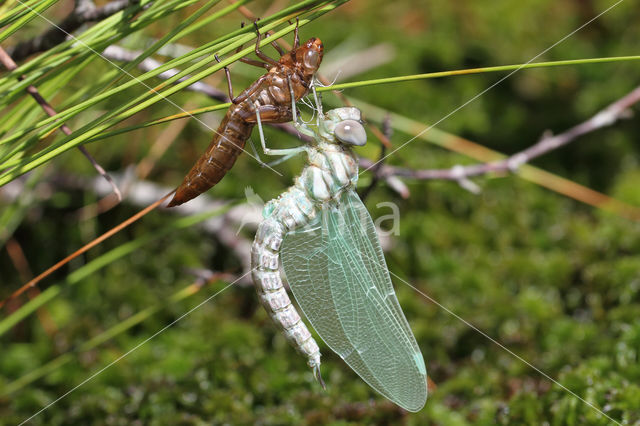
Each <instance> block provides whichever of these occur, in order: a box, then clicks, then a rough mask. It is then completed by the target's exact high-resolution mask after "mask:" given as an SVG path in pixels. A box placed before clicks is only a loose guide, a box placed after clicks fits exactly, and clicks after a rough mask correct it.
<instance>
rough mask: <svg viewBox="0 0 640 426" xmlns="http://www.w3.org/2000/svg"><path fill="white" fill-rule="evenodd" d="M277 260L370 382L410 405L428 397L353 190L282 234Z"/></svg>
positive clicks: (416, 406)
mask: <svg viewBox="0 0 640 426" xmlns="http://www.w3.org/2000/svg"><path fill="white" fill-rule="evenodd" d="M281 255H282V265H283V269H284V272H285V275H286V277H287V281H288V282H289V285H290V287H291V290H292V292H293V295H294V297H295V299H296V301H297V302H298V305H300V308H301V309H302V311H303V312H304V314H305V316H306V317H307V319H308V320H309V322H310V323H311V325H312V326H313V327H314V328H315V330H316V331H317V332H318V334H319V335H320V337H321V338H322V340H324V342H325V343H326V344H327V345H328V346H329V347H330V348H331V349H332V350H333V351H334V352H336V353H337V354H338V355H340V357H342V359H344V360H345V362H346V363H347V364H348V365H349V366H350V367H351V368H352V369H353V370H354V371H355V372H356V373H357V374H358V375H359V376H360V377H362V379H364V380H365V381H366V382H367V383H368V384H369V385H370V386H371V387H372V388H374V389H375V390H376V391H378V392H380V393H381V394H382V395H384V396H385V397H387V398H388V399H390V400H391V401H393V402H394V403H396V404H398V405H399V406H401V407H403V408H404V409H406V410H408V411H418V410H420V409H421V408H422V407H423V406H424V404H425V402H426V399H427V382H426V369H425V365H424V361H423V358H422V354H421V353H420V349H419V348H418V345H417V343H416V340H415V337H414V336H413V333H412V332H411V329H410V328H409V324H408V323H407V320H406V318H405V316H404V314H403V312H402V309H401V308H400V304H399V303H398V299H397V298H396V295H395V292H394V290H393V286H392V284H391V279H390V277H389V271H388V269H387V265H386V262H385V260H384V256H383V254H382V249H381V248H380V243H379V241H378V236H377V234H376V231H375V227H374V225H373V222H372V220H371V217H370V216H369V213H368V212H367V209H366V207H365V206H364V205H363V204H362V201H361V200H360V198H359V197H358V195H357V194H356V193H355V192H354V191H346V192H344V193H343V194H342V195H341V197H340V200H339V202H338V203H337V205H330V206H327V207H326V208H325V209H324V210H323V211H322V212H321V214H320V215H319V216H318V217H317V218H316V220H315V221H314V222H313V223H311V224H310V225H309V226H307V227H305V228H303V229H300V230H297V231H294V232H291V233H289V234H287V236H286V237H285V240H284V242H283V245H282V250H281Z"/></svg>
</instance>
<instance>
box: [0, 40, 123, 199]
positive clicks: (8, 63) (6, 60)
mask: <svg viewBox="0 0 640 426" xmlns="http://www.w3.org/2000/svg"><path fill="white" fill-rule="evenodd" d="M0 62H2V64H3V65H4V66H5V68H6V69H8V70H9V71H13V70H14V69H16V68H17V67H18V65H16V63H15V62H14V61H13V59H12V58H11V56H10V55H9V54H7V52H5V51H4V49H3V48H2V47H0ZM23 78H24V76H20V77H19V78H18V80H22V79H23ZM27 93H29V94H30V95H31V97H33V99H35V101H36V103H37V104H38V105H40V107H41V108H42V109H43V110H44V112H46V113H47V115H48V116H49V117H53V116H55V115H56V114H57V113H56V111H55V110H54V109H53V107H52V106H51V105H50V104H49V103H48V102H47V101H46V99H45V98H43V97H42V95H41V94H40V92H38V89H37V88H36V87H35V86H34V85H29V86H28V87H27ZM60 129H61V130H62V132H63V133H64V134H65V135H67V136H69V135H71V133H72V132H71V129H70V128H69V126H67V125H66V124H64V123H63V124H62V125H61V126H60ZM78 149H79V150H80V152H82V154H84V156H85V157H87V159H88V160H89V162H90V163H91V165H93V168H94V169H95V170H96V171H97V172H98V173H99V174H100V176H102V177H103V178H104V179H105V180H106V181H107V182H109V184H110V185H111V189H112V191H113V193H114V194H115V195H116V197H117V199H118V202H120V200H122V194H121V193H120V190H119V189H118V187H117V186H116V184H115V183H114V182H113V179H111V176H109V174H108V173H107V172H106V171H105V170H104V169H103V168H102V166H100V164H98V162H97V161H96V160H95V159H94V158H93V157H92V156H91V154H89V151H87V149H86V148H85V147H83V146H79V147H78Z"/></svg>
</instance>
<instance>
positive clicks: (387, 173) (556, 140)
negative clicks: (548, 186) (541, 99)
mask: <svg viewBox="0 0 640 426" xmlns="http://www.w3.org/2000/svg"><path fill="white" fill-rule="evenodd" d="M638 102H640V87H637V88H636V89H634V90H633V91H631V92H630V93H628V94H627V95H625V96H624V97H622V98H621V99H619V100H617V101H615V102H613V103H612V104H610V105H609V106H607V107H606V108H604V109H603V110H601V111H600V112H598V113H597V114H596V115H594V116H593V117H591V118H590V119H588V120H586V121H584V122H582V123H580V124H578V125H576V126H574V127H572V128H570V129H568V130H567V131H565V132H563V133H559V134H557V135H551V134H545V135H543V136H542V138H541V139H540V140H539V141H538V142H537V143H536V144H534V145H532V146H530V147H529V148H527V149H525V150H523V151H520V152H518V153H516V154H513V155H512V156H510V157H508V158H505V159H504V160H500V161H495V162H492V163H482V164H474V165H470V166H460V165H458V166H454V167H451V168H449V169H431V170H412V169H406V168H402V167H393V166H388V165H383V166H382V167H380V168H379V169H378V172H377V173H378V174H379V175H380V176H381V177H384V178H388V177H391V176H398V177H403V178H410V179H418V180H431V179H445V180H453V181H457V182H459V183H461V184H462V185H463V186H465V185H468V184H469V182H470V181H469V180H468V179H469V178H471V177H475V176H480V175H484V174H487V173H508V172H515V171H516V170H517V169H518V168H519V167H520V166H522V165H523V164H526V163H529V162H530V161H532V160H533V159H535V158H537V157H540V156H542V155H544V154H546V153H548V152H550V151H553V150H555V149H558V148H560V147H562V146H565V145H567V144H569V143H571V142H573V141H574V140H576V139H577V138H578V137H580V136H584V135H586V134H587V133H591V132H594V131H596V130H598V129H601V128H603V127H606V126H610V125H612V124H614V123H615V122H617V121H618V120H620V119H622V118H628V117H629V116H630V113H631V111H630V109H629V108H630V107H631V106H633V105H634V104H636V103H638ZM361 164H362V166H363V167H365V168H374V167H376V165H377V163H374V162H372V161H371V160H367V159H362V160H361ZM473 185H475V184H473ZM467 189H470V188H467ZM470 190H471V189H470ZM472 192H475V191H472Z"/></svg>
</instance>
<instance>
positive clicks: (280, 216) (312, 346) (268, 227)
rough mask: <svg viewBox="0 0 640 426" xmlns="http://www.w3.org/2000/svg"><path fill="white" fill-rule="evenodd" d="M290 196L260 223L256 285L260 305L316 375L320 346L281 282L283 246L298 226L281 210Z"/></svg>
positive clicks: (255, 244)
mask: <svg viewBox="0 0 640 426" xmlns="http://www.w3.org/2000/svg"><path fill="white" fill-rule="evenodd" d="M289 194H290V193H289V192H287V193H286V194H284V195H283V196H282V197H280V198H279V199H277V200H274V201H273V202H271V203H270V204H269V205H268V206H267V207H266V208H265V213H266V215H268V217H267V218H266V219H265V220H264V221H263V222H262V223H260V226H259V227H258V232H257V233H256V238H255V240H254V242H253V246H252V248H251V267H252V275H253V282H254V284H255V287H256V291H257V292H258V296H259V297H260V301H261V302H262V304H263V306H264V307H265V309H266V310H267V312H268V313H269V315H270V316H271V318H272V319H273V321H274V322H275V323H276V324H277V325H278V326H279V327H280V328H281V329H282V330H283V331H284V334H285V337H286V338H287V340H288V341H289V342H290V343H291V344H292V345H293V346H294V347H295V348H296V349H297V350H298V351H299V352H300V353H302V354H303V355H304V356H305V357H306V358H307V363H308V364H309V366H310V367H311V368H313V369H314V371H316V370H318V371H319V367H320V349H319V348H318V344H317V343H316V341H315V340H314V339H313V337H312V336H311V333H310V332H309V329H308V328H307V326H306V325H305V324H304V323H303V322H302V320H301V319H300V315H299V314H298V312H297V311H296V309H295V308H294V307H293V305H292V304H291V299H289V296H288V295H287V291H286V290H285V288H284V285H283V283H282V279H281V278H280V272H279V266H280V244H281V243H282V240H283V238H284V235H285V233H286V232H287V231H288V230H289V229H290V228H289V226H295V224H296V220H295V219H294V216H296V215H294V216H292V215H290V214H284V213H285V212H287V210H286V209H283V208H281V207H284V206H283V205H288V204H289V203H288V199H287V198H288V197H286V195H289ZM294 210H295V208H294ZM289 213H291V212H289ZM299 213H300V214H299V215H297V217H298V218H300V219H301V218H302V217H304V218H305V220H306V215H305V214H304V213H302V212H299Z"/></svg>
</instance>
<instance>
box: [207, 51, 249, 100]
mask: <svg viewBox="0 0 640 426" xmlns="http://www.w3.org/2000/svg"><path fill="white" fill-rule="evenodd" d="M241 47H242V46H241ZM213 57H214V58H216V61H218V63H220V58H219V57H218V54H217V53H216V54H215V55H213ZM224 75H226V76H227V86H228V90H229V99H231V102H233V103H235V98H234V97H233V87H232V86H231V73H230V72H229V67H227V66H225V67H224Z"/></svg>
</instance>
